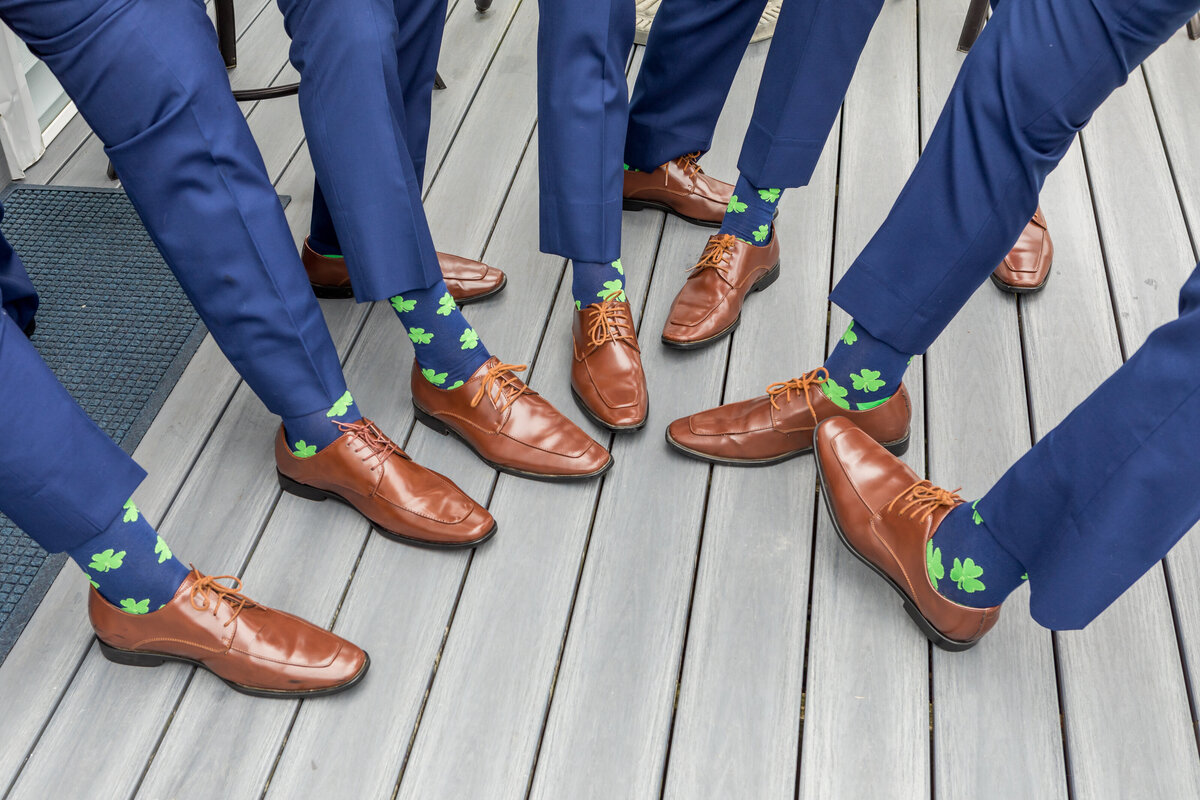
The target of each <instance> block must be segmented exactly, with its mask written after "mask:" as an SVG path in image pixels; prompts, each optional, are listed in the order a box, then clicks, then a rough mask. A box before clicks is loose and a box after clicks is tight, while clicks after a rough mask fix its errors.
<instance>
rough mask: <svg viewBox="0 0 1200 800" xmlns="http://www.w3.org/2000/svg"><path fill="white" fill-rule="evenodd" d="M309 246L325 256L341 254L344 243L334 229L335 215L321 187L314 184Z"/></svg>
mask: <svg viewBox="0 0 1200 800" xmlns="http://www.w3.org/2000/svg"><path fill="white" fill-rule="evenodd" d="M308 246H309V247H311V248H312V249H313V250H315V251H316V252H318V253H320V254H321V255H323V256H340V255H341V254H342V245H341V243H340V242H338V235H337V231H335V230H334V229H333V215H332V214H330V213H329V206H328V205H327V204H326V203H325V195H324V194H323V193H322V192H321V187H320V186H319V185H317V184H316V183H314V184H313V203H312V222H311V223H310V224H309V227H308Z"/></svg>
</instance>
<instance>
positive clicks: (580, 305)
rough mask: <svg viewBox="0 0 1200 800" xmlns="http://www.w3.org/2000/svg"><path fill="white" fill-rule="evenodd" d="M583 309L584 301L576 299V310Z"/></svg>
mask: <svg viewBox="0 0 1200 800" xmlns="http://www.w3.org/2000/svg"><path fill="white" fill-rule="evenodd" d="M582 309H583V303H581V302H579V301H578V300H576V301H575V310H576V311H580V310H582Z"/></svg>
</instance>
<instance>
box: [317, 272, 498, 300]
mask: <svg viewBox="0 0 1200 800" xmlns="http://www.w3.org/2000/svg"><path fill="white" fill-rule="evenodd" d="M309 286H311V287H312V290H313V294H315V295H316V296H317V297H320V298H322V299H325V300H345V299H347V298H351V297H354V289H353V287H350V286H318V285H317V284H315V283H310V284H309ZM505 286H508V275H505V276H504V277H503V278H502V279H501V280H500V283H499V285H497V286H496V287H495V288H494V289H489V290H488V291H486V292H484V293H482V294H473V295H471V296H470V297H464V298H463V299H461V300H459V299H458V298H457V297H456V298H454V302H455V303H457V304H458V305H459V307H462V306H469V305H471V303H478V302H479V301H480V300H486V299H488V298H489V297H493V296H495V295H497V294H500V292H502V291H504V287H505Z"/></svg>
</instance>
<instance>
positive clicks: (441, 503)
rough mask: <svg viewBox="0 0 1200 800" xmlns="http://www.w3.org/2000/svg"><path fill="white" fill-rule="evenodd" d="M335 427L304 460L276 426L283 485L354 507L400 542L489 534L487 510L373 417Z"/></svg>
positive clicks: (448, 542)
mask: <svg viewBox="0 0 1200 800" xmlns="http://www.w3.org/2000/svg"><path fill="white" fill-rule="evenodd" d="M337 426H338V427H339V428H341V429H342V431H343V433H342V436H341V438H339V439H338V440H337V441H335V442H334V443H333V444H331V445H329V446H328V447H326V448H325V449H324V450H320V451H318V452H317V453H316V454H315V455H312V456H309V457H307V458H301V457H300V456H297V455H296V454H295V453H293V452H292V449H291V448H290V447H288V443H287V440H286V439H285V438H284V435H283V426H282V425H281V426H280V427H279V433H278V435H277V436H276V437H275V466H276V468H277V469H278V470H279V484H280V485H281V486H282V487H283V488H284V490H285V491H288V492H291V493H292V494H295V495H299V496H300V497H304V498H306V499H308V500H326V499H331V500H339V501H341V502H343V503H345V504H346V505H349V506H353V507H354V508H356V509H357V510H358V511H359V513H361V514H362V515H363V516H364V517H366V518H367V519H368V520H370V521H371V524H372V525H374V526H375V529H376V530H377V531H379V532H380V533H382V534H383V535H384V536H387V537H388V538H389V539H395V540H396V541H400V542H405V543H407V544H418V545H422V546H424V547H438V548H456V547H474V546H476V545H478V544H482V543H483V542H486V541H487V540H488V539H490V538H492V536H493V535H495V533H496V521H495V520H494V519H492V515H491V514H489V513H488V512H487V509H486V508H484V507H483V506H481V505H479V504H478V503H476V502H475V501H474V500H472V499H471V498H470V497H468V496H467V495H466V493H464V492H463V490H462V489H459V488H458V487H457V486H455V485H454V481H452V480H450V479H449V478H447V477H445V476H444V475H439V474H438V473H436V472H434V471H433V470H429V469H425V467H422V466H421V465H420V464H418V463H417V462H415V461H413V460H412V459H411V458H409V457H408V455H407V454H406V453H405V452H404V451H403V450H401V449H400V447H399V445H397V444H396V443H395V442H393V441H392V440H391V439H389V438H388V437H387V436H386V435H385V434H384V433H383V431H381V430H380V429H379V427H378V426H377V425H376V424H375V423H374V422H371V420H369V419H365V418H364V419H362V420H359V421H358V422H352V423H349V424H347V423H337Z"/></svg>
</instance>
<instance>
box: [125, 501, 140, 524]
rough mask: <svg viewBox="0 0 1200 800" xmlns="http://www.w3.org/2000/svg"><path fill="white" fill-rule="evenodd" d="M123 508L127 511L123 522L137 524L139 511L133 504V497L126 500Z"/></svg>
mask: <svg viewBox="0 0 1200 800" xmlns="http://www.w3.org/2000/svg"><path fill="white" fill-rule="evenodd" d="M122 508H124V509H125V516H124V517H122V518H121V519H122V521H124V522H137V520H138V510H137V506H135V505H134V504H133V498H132V497H131V498H129V499H128V500H126V501H125V505H123V506H122Z"/></svg>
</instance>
